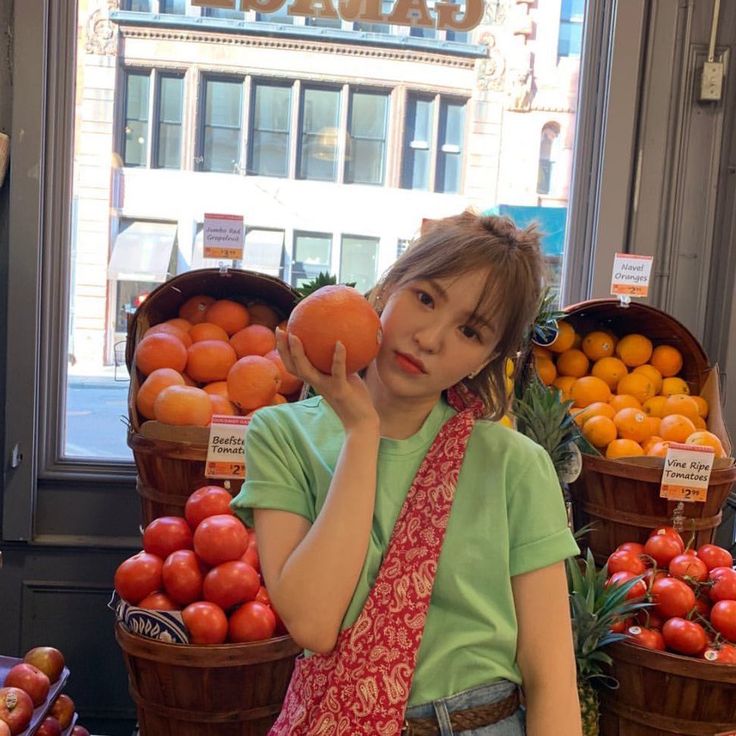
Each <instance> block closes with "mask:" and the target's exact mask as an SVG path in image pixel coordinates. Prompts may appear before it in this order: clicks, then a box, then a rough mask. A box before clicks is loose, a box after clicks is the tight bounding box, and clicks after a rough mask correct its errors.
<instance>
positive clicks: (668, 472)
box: [659, 442, 715, 502]
mask: <svg viewBox="0 0 736 736" xmlns="http://www.w3.org/2000/svg"><path fill="white" fill-rule="evenodd" d="M714 459H715V452H714V451H713V448H712V447H703V446H702V445H686V444H682V443H679V442H670V444H669V448H668V450H667V456H666V457H665V459H664V471H663V472H662V483H661V485H660V488H659V496H660V498H667V499H669V500H670V501H691V502H692V501H705V500H706V498H707V497H708V481H709V480H710V472H711V470H712V469H713V460H714Z"/></svg>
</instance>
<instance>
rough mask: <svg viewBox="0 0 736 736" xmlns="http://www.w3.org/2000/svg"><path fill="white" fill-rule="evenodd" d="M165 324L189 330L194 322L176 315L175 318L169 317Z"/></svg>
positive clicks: (185, 330)
mask: <svg viewBox="0 0 736 736" xmlns="http://www.w3.org/2000/svg"><path fill="white" fill-rule="evenodd" d="M163 324H166V325H173V326H174V327H178V328H179V329H180V330H183V331H184V332H189V330H191V329H192V323H191V322H190V321H189V320H188V319H183V318H182V317H174V319H167V320H166V322H164V323H163Z"/></svg>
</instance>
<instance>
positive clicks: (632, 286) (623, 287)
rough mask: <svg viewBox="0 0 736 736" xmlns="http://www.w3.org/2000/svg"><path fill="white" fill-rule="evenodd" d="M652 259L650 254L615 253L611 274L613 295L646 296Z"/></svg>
mask: <svg viewBox="0 0 736 736" xmlns="http://www.w3.org/2000/svg"><path fill="white" fill-rule="evenodd" d="M653 260H654V259H653V258H652V256H640V255H636V254H634V253H616V255H615V257H614V259H613V274H612V275H611V294H613V295H614V296H640V297H645V296H647V294H648V293H649V277H650V275H651V273H652V263H653Z"/></svg>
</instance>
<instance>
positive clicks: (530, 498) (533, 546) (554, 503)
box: [508, 446, 579, 576]
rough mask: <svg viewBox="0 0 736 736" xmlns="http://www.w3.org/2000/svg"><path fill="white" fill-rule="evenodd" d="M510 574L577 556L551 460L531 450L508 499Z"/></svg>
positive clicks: (537, 568)
mask: <svg viewBox="0 0 736 736" xmlns="http://www.w3.org/2000/svg"><path fill="white" fill-rule="evenodd" d="M508 512H509V532H510V541H511V549H510V555H509V566H510V571H511V575H512V576H514V575H521V574H522V573H525V572H531V571H532V570H539V569H540V568H542V567H547V566H548V565H552V564H554V563H555V562H559V561H560V560H564V559H565V558H567V557H571V556H573V555H576V554H578V553H579V549H578V546H577V544H576V543H575V539H574V537H573V536H572V532H571V531H570V529H569V527H568V525H567V514H566V512H565V503H564V500H563V498H562V489H561V488H560V483H559V481H558V479H557V473H556V472H555V468H554V465H553V464H552V460H551V458H550V457H549V455H548V454H547V452H546V451H545V450H544V449H542V448H541V447H539V446H535V447H533V448H531V450H530V451H529V453H528V457H527V458H525V462H524V470H523V471H522V472H521V474H520V475H519V477H518V479H517V480H516V482H515V483H514V482H513V481H512V482H511V490H510V493H509V498H508Z"/></svg>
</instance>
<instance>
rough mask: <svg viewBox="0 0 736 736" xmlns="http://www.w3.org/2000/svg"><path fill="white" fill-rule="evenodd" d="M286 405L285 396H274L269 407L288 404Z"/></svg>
mask: <svg viewBox="0 0 736 736" xmlns="http://www.w3.org/2000/svg"><path fill="white" fill-rule="evenodd" d="M288 403H289V399H287V398H286V396H284V395H283V394H276V395H275V396H274V397H273V399H272V401H271V406H277V405H278V404H288Z"/></svg>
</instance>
